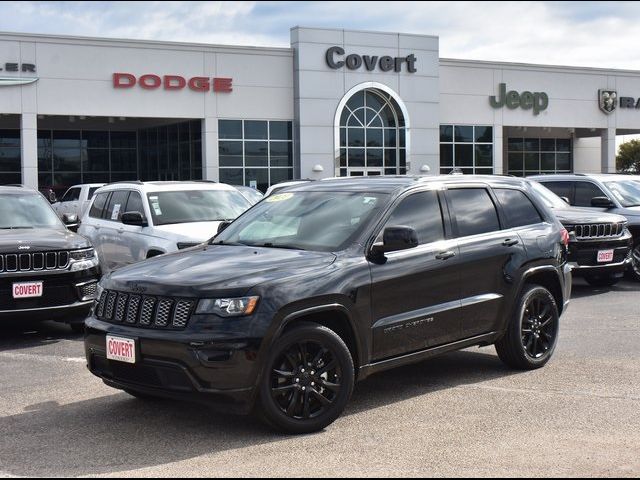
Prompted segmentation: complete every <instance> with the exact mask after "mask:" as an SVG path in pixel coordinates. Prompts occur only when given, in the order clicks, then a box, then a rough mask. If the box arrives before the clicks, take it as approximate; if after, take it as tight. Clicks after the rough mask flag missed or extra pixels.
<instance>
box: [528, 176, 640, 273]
mask: <svg viewBox="0 0 640 480" xmlns="http://www.w3.org/2000/svg"><path fill="white" fill-rule="evenodd" d="M528 178H529V179H531V180H535V181H537V182H540V183H541V184H543V185H544V186H545V187H547V188H548V189H549V190H551V191H552V192H553V193H555V194H556V195H558V196H559V197H564V198H566V199H567V200H568V201H569V204H571V205H572V206H574V207H585V208H592V209H594V210H597V211H601V212H607V213H615V214H618V215H622V216H623V217H625V218H626V219H627V221H628V222H629V223H628V228H629V231H630V232H631V235H632V236H633V253H632V258H631V264H630V266H629V270H628V274H629V276H630V277H631V278H633V279H634V280H637V281H640V182H638V180H637V178H638V177H632V176H629V175H611V174H610V175H606V174H600V175H584V174H572V175H539V176H533V177H528Z"/></svg>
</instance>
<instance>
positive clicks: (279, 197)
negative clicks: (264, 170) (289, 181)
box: [265, 193, 293, 203]
mask: <svg viewBox="0 0 640 480" xmlns="http://www.w3.org/2000/svg"><path fill="white" fill-rule="evenodd" d="M291 197H293V193H276V194H275V195H271V196H270V197H269V198H267V199H266V200H265V201H266V202H268V203H274V202H282V201H284V200H289V199H290V198H291Z"/></svg>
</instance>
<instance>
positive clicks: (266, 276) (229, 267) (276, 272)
mask: <svg viewBox="0 0 640 480" xmlns="http://www.w3.org/2000/svg"><path fill="white" fill-rule="evenodd" d="M335 259H336V257H335V255H334V254H332V253H323V252H308V251H304V250H287V249H279V248H263V247H248V246H231V245H207V246H204V247H202V246H198V247H194V248H191V249H188V250H184V251H182V252H178V253H174V254H171V255H163V256H160V257H155V258H152V259H150V260H147V261H145V262H141V263H137V264H134V265H130V266H128V267H125V268H122V269H120V270H116V271H114V272H112V273H111V274H110V275H108V276H107V277H106V278H105V279H104V281H103V282H102V286H103V287H104V288H107V289H112V290H121V291H135V292H140V293H146V294H149V295H166V296H175V297H199V298H207V297H211V296H218V295H229V296H232V295H234V296H240V295H244V294H245V293H246V292H248V291H249V290H250V289H251V288H252V287H254V286H256V285H263V286H264V285H265V284H268V283H269V282H272V281H275V280H279V279H282V278H285V277H288V276H294V275H299V274H301V273H305V272H317V271H318V270H319V269H322V268H325V267H328V266H329V265H331V264H332V263H333V262H334V261H335Z"/></svg>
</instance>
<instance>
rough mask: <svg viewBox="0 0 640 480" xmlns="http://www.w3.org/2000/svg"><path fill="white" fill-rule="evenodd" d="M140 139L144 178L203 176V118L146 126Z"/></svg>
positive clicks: (141, 178) (140, 132) (149, 179)
mask: <svg viewBox="0 0 640 480" xmlns="http://www.w3.org/2000/svg"><path fill="white" fill-rule="evenodd" d="M138 142H139V146H140V155H139V164H138V172H139V178H140V180H142V181H152V180H202V127H201V124H200V120H191V121H189V122H182V123H178V124H173V125H165V126H162V127H153V128H145V129H142V130H140V131H138Z"/></svg>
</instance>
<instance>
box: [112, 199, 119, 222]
mask: <svg viewBox="0 0 640 480" xmlns="http://www.w3.org/2000/svg"><path fill="white" fill-rule="evenodd" d="M120 208H121V205H120V204H119V203H116V204H115V205H114V206H113V213H112V214H111V220H118V215H120Z"/></svg>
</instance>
